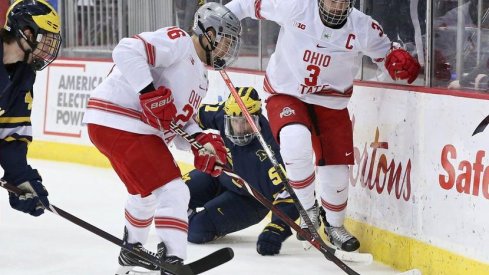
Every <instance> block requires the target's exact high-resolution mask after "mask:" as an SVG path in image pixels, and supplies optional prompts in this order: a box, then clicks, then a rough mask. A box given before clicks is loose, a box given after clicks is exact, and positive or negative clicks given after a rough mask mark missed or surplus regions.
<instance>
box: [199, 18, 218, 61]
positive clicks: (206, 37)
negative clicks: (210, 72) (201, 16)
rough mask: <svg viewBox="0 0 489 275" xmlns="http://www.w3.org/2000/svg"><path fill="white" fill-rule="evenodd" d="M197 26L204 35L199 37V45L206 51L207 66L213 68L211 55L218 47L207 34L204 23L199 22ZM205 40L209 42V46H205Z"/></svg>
mask: <svg viewBox="0 0 489 275" xmlns="http://www.w3.org/2000/svg"><path fill="white" fill-rule="evenodd" d="M197 25H198V27H199V28H200V30H201V31H202V33H203V34H202V35H199V43H200V46H201V47H202V48H203V49H204V51H205V59H206V64H207V65H209V66H212V57H211V53H212V51H213V50H214V49H215V48H216V47H215V46H214V45H213V44H214V43H212V39H211V38H210V37H209V35H208V34H207V31H206V30H205V28H204V25H202V23H201V22H200V21H198V22H197ZM204 38H205V39H206V40H207V46H206V45H204V42H203V40H204Z"/></svg>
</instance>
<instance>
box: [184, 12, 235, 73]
mask: <svg viewBox="0 0 489 275" xmlns="http://www.w3.org/2000/svg"><path fill="white" fill-rule="evenodd" d="M192 30H193V32H194V33H195V34H196V35H198V36H199V40H200V43H201V45H202V46H203V44H202V40H203V39H204V38H205V39H207V41H208V42H209V44H210V45H209V47H204V46H203V48H204V49H205V51H206V52H207V55H208V57H207V59H208V60H207V62H208V65H210V66H212V67H213V68H214V69H216V70H222V69H224V68H225V67H227V66H229V65H231V64H232V63H233V62H234V61H235V60H236V58H237V56H238V52H239V47H240V43H241V41H240V35H241V22H240V21H239V19H238V18H237V17H236V16H235V15H234V14H233V13H232V12H231V11H230V10H229V9H228V8H226V7H225V6H223V5H221V4H218V3H215V2H209V3H207V4H205V5H203V6H202V7H200V8H199V9H198V10H197V12H196V13H195V19H194V25H193V28H192ZM209 30H212V31H213V32H214V34H215V38H214V39H213V40H212V39H211V38H210V37H209V36H208V35H207V32H208V31H209Z"/></svg>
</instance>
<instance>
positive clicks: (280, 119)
mask: <svg viewBox="0 0 489 275" xmlns="http://www.w3.org/2000/svg"><path fill="white" fill-rule="evenodd" d="M353 5H354V0H233V1H231V2H230V3H228V4H227V5H226V7H228V8H229V9H230V10H231V11H232V12H233V13H234V14H236V15H237V16H238V17H239V19H243V18H245V17H252V18H255V19H268V20H272V21H275V22H277V23H278V24H279V25H280V26H281V29H280V33H279V37H278V41H277V46H276V49H275V53H274V54H273V55H272V56H271V58H270V62H269V64H268V67H267V69H266V75H265V82H264V90H265V91H266V92H267V93H269V95H270V96H269V97H268V99H267V106H266V108H267V113H268V118H269V120H270V125H271V128H272V131H273V132H274V135H275V138H277V140H278V141H279V143H280V148H281V149H280V153H281V155H282V158H283V160H284V162H285V166H286V170H287V175H288V178H289V183H290V185H291V186H292V187H293V188H294V190H295V191H296V193H297V196H298V197H299V200H300V202H301V203H302V205H303V206H304V208H305V209H307V213H308V215H309V217H310V218H311V220H312V221H313V223H314V225H315V226H316V227H319V225H320V220H319V207H318V204H317V201H316V196H315V186H316V183H317V185H318V187H320V188H318V193H319V197H320V199H321V205H322V207H323V208H324V209H325V210H326V217H325V231H326V234H327V236H328V237H329V239H330V241H331V243H332V244H334V245H335V246H337V247H338V248H339V249H343V250H345V251H355V250H357V249H358V248H359V247H360V243H359V241H358V240H357V238H355V237H354V236H353V235H352V234H350V233H349V232H348V231H347V230H346V229H345V227H344V226H343V222H344V218H345V213H346V206H347V199H348V179H349V178H348V165H352V164H354V158H353V134H352V123H351V120H350V116H349V113H348V109H347V108H346V107H347V104H348V101H349V99H350V97H351V95H352V91H353V79H354V76H355V75H356V73H357V72H358V69H359V65H360V64H359V62H356V61H358V60H359V57H360V56H361V55H362V54H365V55H368V56H369V57H371V58H372V60H373V61H374V62H376V63H377V64H378V65H379V66H380V67H381V68H382V69H384V66H385V70H387V71H388V73H389V74H390V76H391V77H392V78H393V79H405V80H407V81H408V83H412V82H413V81H414V80H415V79H416V77H417V76H418V73H419V69H420V66H419V63H418V62H417V61H416V60H415V59H414V58H413V57H411V55H409V53H407V52H406V51H405V50H403V49H395V48H392V46H391V41H390V40H389V38H388V37H387V36H386V35H385V34H384V32H383V30H382V27H381V26H380V25H379V24H378V23H377V22H376V21H375V20H373V19H372V18H371V17H369V16H367V15H365V14H363V13H362V12H360V11H359V10H357V9H355V8H353ZM313 155H315V158H314V156H313ZM314 159H315V163H314V162H313V160H314ZM315 168H316V170H317V177H316V173H315ZM301 227H303V228H306V227H307V226H306V224H305V222H304V221H301Z"/></svg>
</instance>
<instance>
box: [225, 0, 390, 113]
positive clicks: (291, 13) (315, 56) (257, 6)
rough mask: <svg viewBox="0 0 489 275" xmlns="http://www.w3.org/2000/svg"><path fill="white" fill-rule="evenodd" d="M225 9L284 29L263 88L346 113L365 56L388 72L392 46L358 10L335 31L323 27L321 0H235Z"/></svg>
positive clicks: (378, 27)
mask: <svg viewBox="0 0 489 275" xmlns="http://www.w3.org/2000/svg"><path fill="white" fill-rule="evenodd" d="M226 7H228V8H229V9H230V10H231V11H232V12H234V13H235V14H236V16H237V17H238V18H240V19H243V18H245V17H252V18H255V19H268V20H272V21H275V22H277V23H278V24H279V25H280V26H281V29H280V33H279V36H278V41H277V47H276V48H275V52H274V53H273V54H272V56H271V58H270V62H269V64H268V67H267V69H266V75H265V82H264V89H265V91H266V92H268V93H270V94H275V93H281V94H290V95H293V96H296V97H298V98H299V99H301V100H302V101H304V102H307V103H311V104H316V105H321V106H325V107H328V108H333V109H343V108H345V107H346V106H347V104H348V101H349V98H350V97H351V94H352V91H353V89H352V87H353V79H354V77H355V75H356V74H357V72H358V70H359V68H360V61H361V58H360V57H361V55H362V54H365V55H368V56H370V57H371V58H372V60H373V61H374V62H377V63H378V65H379V66H382V67H383V65H384V64H383V60H384V58H385V56H386V54H387V52H388V51H389V49H390V47H391V42H390V40H389V39H388V38H387V35H385V34H384V33H383V30H382V28H381V26H380V25H379V24H378V23H377V22H376V21H375V20H373V19H372V18H371V17H370V16H367V15H365V14H363V13H362V12H360V11H358V10H356V9H353V11H352V12H351V14H350V16H349V17H348V20H347V22H346V24H345V25H344V26H343V27H342V28H340V29H332V28H328V27H325V26H324V24H323V23H322V22H321V19H320V17H319V7H318V1H317V0H233V1H231V2H230V3H228V4H227V5H226Z"/></svg>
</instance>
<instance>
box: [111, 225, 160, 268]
mask: <svg viewBox="0 0 489 275" xmlns="http://www.w3.org/2000/svg"><path fill="white" fill-rule="evenodd" d="M127 234H128V233H127V229H126V228H125V227H124V238H123V241H124V242H126V241H127ZM133 246H134V249H136V250H139V251H141V252H144V253H148V254H150V255H152V256H154V257H157V255H156V254H155V253H153V252H151V251H149V250H147V249H146V248H144V247H143V245H142V244H141V243H135V244H133ZM159 270H160V268H159V267H158V266H156V265H154V264H152V263H150V262H148V261H146V260H144V259H142V258H140V257H138V256H136V255H134V254H132V253H131V252H129V251H126V250H124V249H121V252H120V253H119V269H118V270H117V271H116V273H115V275H129V274H160V273H159Z"/></svg>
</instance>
